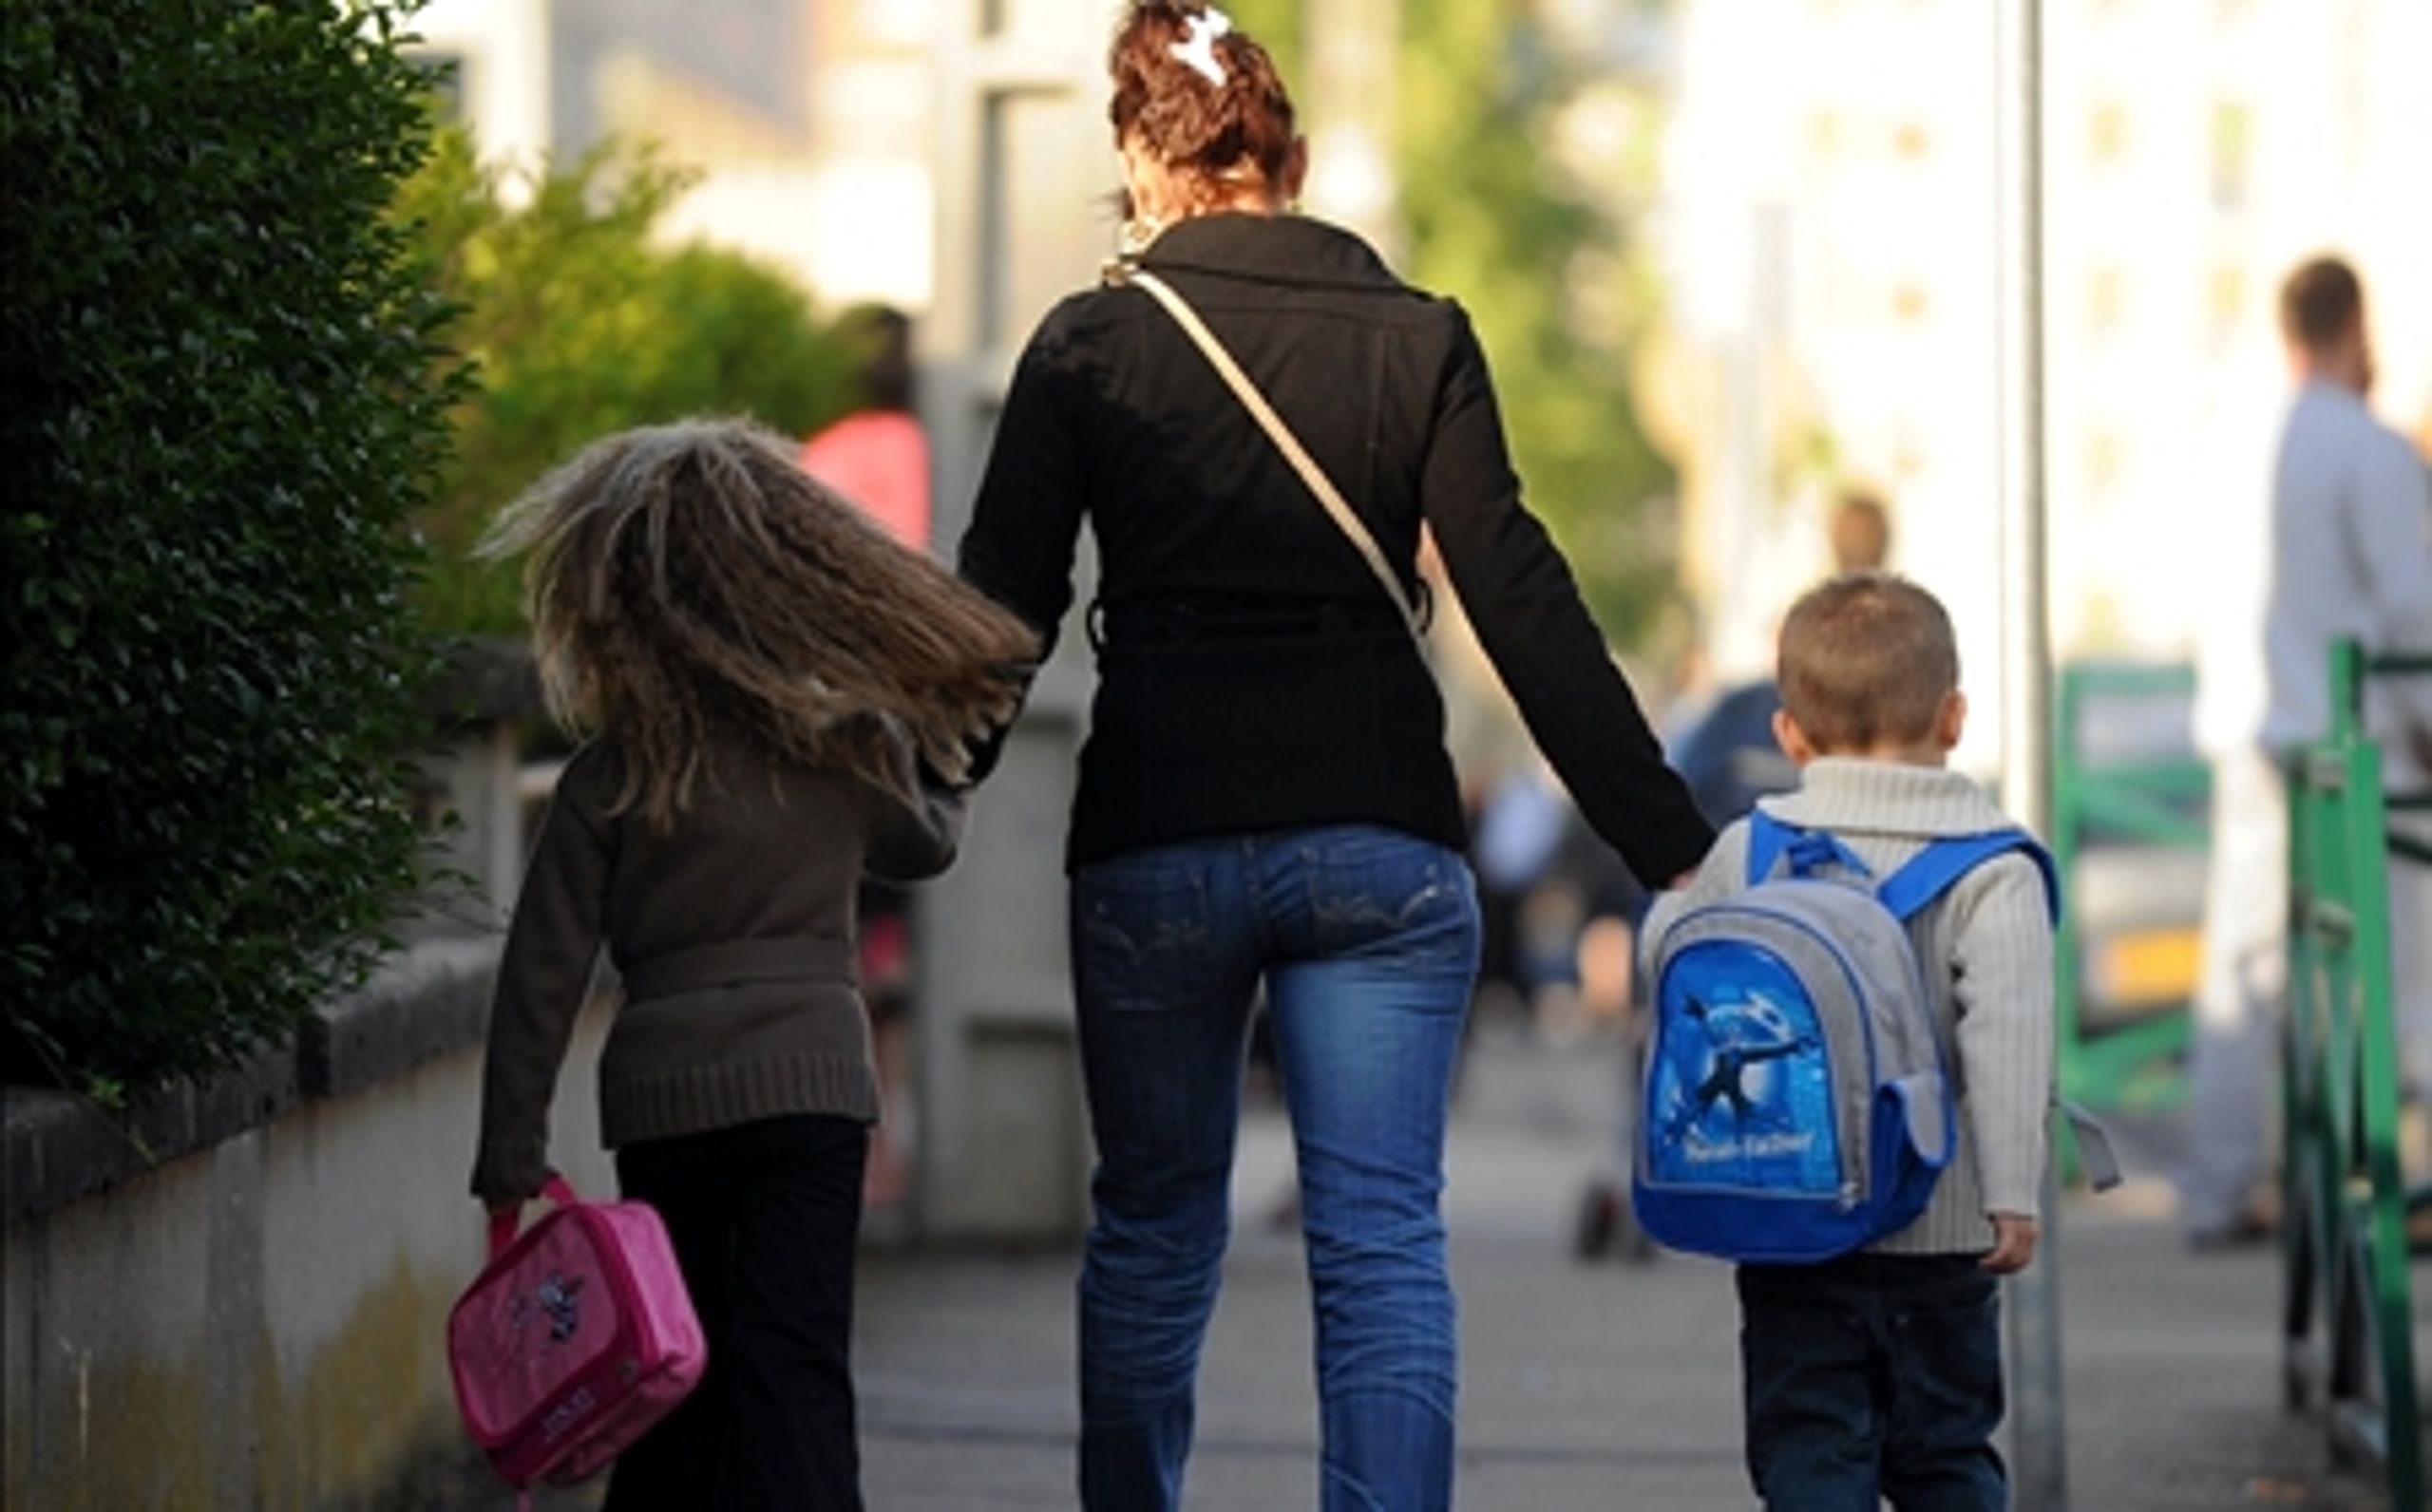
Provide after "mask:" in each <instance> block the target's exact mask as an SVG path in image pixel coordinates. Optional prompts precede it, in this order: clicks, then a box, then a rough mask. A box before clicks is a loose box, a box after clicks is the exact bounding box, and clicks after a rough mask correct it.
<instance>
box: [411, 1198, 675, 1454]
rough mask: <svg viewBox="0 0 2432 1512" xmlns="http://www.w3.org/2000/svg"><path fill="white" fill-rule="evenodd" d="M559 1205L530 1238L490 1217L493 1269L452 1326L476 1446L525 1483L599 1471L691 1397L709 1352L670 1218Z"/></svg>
mask: <svg viewBox="0 0 2432 1512" xmlns="http://www.w3.org/2000/svg"><path fill="white" fill-rule="evenodd" d="M541 1190H542V1196H544V1197H546V1198H548V1199H549V1200H551V1201H552V1202H554V1203H556V1204H557V1205H556V1206H555V1207H553V1208H552V1209H550V1210H549V1211H548V1212H547V1213H545V1214H543V1215H542V1217H541V1219H540V1221H538V1222H536V1223H534V1224H533V1225H532V1226H531V1227H530V1228H529V1229H526V1230H525V1231H524V1232H523V1235H522V1237H520V1238H519V1237H518V1236H517V1234H516V1232H515V1229H516V1221H517V1215H515V1214H514V1213H511V1212H510V1213H503V1214H499V1215H496V1216H494V1217H492V1219H490V1259H489V1263H488V1264H487V1265H485V1266H484V1267H483V1268H482V1274H481V1275H480V1276H478V1277H477V1278H475V1280H474V1282H473V1284H472V1285H471V1286H470V1287H469V1288H467V1289H466V1293H465V1295H464V1296H463V1297H461V1298H460V1299H458V1301H457V1303H456V1308H455V1311H454V1312H453V1313H451V1314H448V1318H447V1365H448V1370H449V1373H451V1374H452V1375H453V1376H454V1377H455V1381H456V1405H457V1407H458V1408H459V1409H461V1410H462V1411H463V1412H464V1414H465V1427H466V1430H467V1431H469V1432H470V1433H471V1434H472V1436H473V1442H474V1443H476V1444H478V1445H480V1446H482V1449H483V1452H485V1453H486V1454H487V1455H488V1456H489V1460H490V1464H491V1465H492V1466H493V1467H495V1468H496V1469H497V1471H498V1473H499V1474H500V1475H501V1476H503V1477H504V1478H505V1480H506V1481H507V1482H508V1483H509V1484H513V1485H517V1486H529V1485H530V1484H532V1483H534V1482H535V1481H551V1482H556V1483H559V1484H564V1483H567V1482H573V1481H580V1480H581V1479H583V1478H584V1477H586V1476H589V1475H592V1474H594V1473H595V1472H597V1471H598V1470H599V1468H600V1467H601V1466H603V1465H606V1464H607V1463H608V1462H609V1461H611V1460H613V1459H615V1458H616V1457H617V1456H618V1454H619V1453H621V1452H622V1451H623V1450H624V1449H625V1447H626V1446H629V1445H631V1444H632V1443H633V1442H634V1441H635V1440H636V1439H638V1438H640V1437H641V1436H642V1434H643V1433H644V1432H645V1431H646V1430H647V1429H648V1428H649V1427H650V1426H651V1425H652V1424H654V1423H656V1422H657V1421H658V1420H659V1419H660V1418H663V1417H665V1416H666V1415H667V1414H668V1413H669V1412H670V1411H672V1410H673V1409H674V1408H675V1405H676V1404H677V1403H678V1402H681V1401H683V1400H684V1398H685V1395H686V1394H687V1393H688V1392H690V1391H691V1390H692V1389H693V1386H694V1384H695V1383H697V1382H698V1381H699V1380H700V1378H701V1370H702V1368H703V1367H704V1366H705V1365H706V1364H707V1363H708V1360H709V1351H708V1347H707V1345H706V1344H705V1343H704V1341H703V1339H702V1337H701V1324H700V1320H699V1319H698V1318H696V1317H695V1316H694V1315H693V1299H692V1297H691V1296H690V1295H687V1294H686V1292H685V1290H684V1276H683V1274H682V1273H681V1272H680V1271H678V1270H677V1269H676V1265H675V1250H674V1248H673V1247H672V1246H671V1245H670V1244H669V1243H668V1241H667V1227H666V1225H665V1224H663V1223H661V1222H660V1221H659V1218H658V1215H657V1213H656V1212H654V1211H652V1209H651V1208H650V1207H649V1206H648V1205H646V1204H644V1203H641V1202H585V1201H583V1200H580V1198H577V1197H576V1196H575V1194H574V1189H573V1188H572V1187H570V1186H568V1185H566V1183H565V1181H563V1180H562V1179H561V1178H559V1177H555V1176H552V1177H550V1178H549V1181H548V1184H547V1185H545V1186H543V1187H542V1189H541Z"/></svg>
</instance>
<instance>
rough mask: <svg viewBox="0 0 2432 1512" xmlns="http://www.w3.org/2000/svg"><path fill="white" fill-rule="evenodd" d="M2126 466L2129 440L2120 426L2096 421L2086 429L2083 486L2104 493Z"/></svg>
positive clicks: (2117, 484) (2118, 478) (2091, 490)
mask: <svg viewBox="0 0 2432 1512" xmlns="http://www.w3.org/2000/svg"><path fill="white" fill-rule="evenodd" d="M2127 470H2128V441H2127V438H2126V437H2125V436H2123V435H2121V434H2120V432H2119V427H2118V426H2117V425H2111V424H2109V423H2108V422H2104V421H2098V422H2096V423H2095V425H2093V426H2092V427H2091V428H2090V429H2089V430H2088V431H2087V433H2086V490H2087V492H2089V493H2096V494H2107V493H2110V492H2112V491H2113V490H2114V489H2117V488H2118V487H2119V480H2120V478H2121V477H2122V476H2123V475H2124V474H2125V473H2126V472H2127Z"/></svg>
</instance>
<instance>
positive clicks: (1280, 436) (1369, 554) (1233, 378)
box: [1108, 265, 1427, 640]
mask: <svg viewBox="0 0 2432 1512" xmlns="http://www.w3.org/2000/svg"><path fill="white" fill-rule="evenodd" d="M1108 278H1109V280H1110V281H1112V282H1116V283H1131V284H1136V285H1138V286H1139V287H1140V288H1141V289H1144V290H1146V291H1147V292H1148V293H1149V294H1150V297H1151V298H1153V299H1155V300H1156V301H1157V303H1159V304H1161V305H1163V306H1165V307H1166V312H1167V313H1168V314H1170V315H1172V316H1173V317H1174V323H1175V324H1176V325H1179V326H1181V327H1182V329H1183V332H1184V333H1185V334H1186V335H1188V336H1189V337H1190V339H1191V341H1192V342H1193V343H1194V344H1195V345H1197V347H1198V348H1199V350H1201V351H1202V352H1204V353H1206V354H1207V363H1208V366H1210V367H1212V368H1214V369H1216V374H1217V376H1218V377H1220V378H1222V379H1224V380H1225V382H1226V385H1227V386H1228V387H1231V389H1232V390H1233V392H1234V393H1235V394H1236V395H1237V396H1239V398H1240V399H1241V401H1242V406H1243V407H1244V408H1245V409H1247V410H1248V411H1249V412H1250V418H1252V419H1254V420H1256V421H1257V422H1258V423H1259V428H1261V429H1263V430H1264V431H1265V432H1266V434H1267V438H1268V439H1269V440H1271V441H1273V442H1274V443H1275V449H1276V450H1278V451H1280V452H1282V453H1283V460H1284V461H1286V462H1288V463H1291V464H1292V470H1293V471H1294V472H1297V473H1299V474H1300V475H1301V481H1302V482H1304V483H1306V484H1308V486H1309V492H1310V493H1312V494H1315V495H1316V496H1317V500H1318V502H1319V503H1320V504H1322V505H1323V506H1325V512H1326V515H1327V517H1328V518H1330V519H1331V520H1333V521H1334V522H1335V528H1337V529H1338V530H1340V531H1341V532H1342V533H1343V535H1344V536H1345V537H1346V538H1348V539H1349V540H1350V541H1351V544H1352V545H1353V546H1355V547H1357V548H1358V549H1359V557H1360V559H1361V560H1363V561H1365V562H1366V563H1367V564H1368V571H1369V572H1370V573H1372V574H1374V575H1375V576H1376V578H1377V582H1378V586H1379V587H1381V588H1383V589H1384V590H1385V595H1386V596H1387V597H1389V598H1391V599H1392V600H1393V601H1394V607H1395V608H1396V609H1398V610H1399V611H1401V616H1402V623H1403V624H1405V625H1407V626H1409V627H1410V633H1411V638H1412V639H1413V640H1417V639H1419V638H1420V637H1421V636H1422V635H1423V633H1425V631H1426V628H1427V627H1426V622H1425V621H1424V620H1423V619H1422V618H1421V617H1420V616H1419V612H1418V608H1417V606H1416V605H1415V604H1413V603H1412V602H1411V597H1410V595H1409V594H1408V593H1406V592H1404V591H1403V588H1402V581H1401V579H1400V578H1399V577H1397V576H1394V569H1393V564H1392V563H1390V562H1388V561H1386V560H1385V554H1384V552H1383V550H1382V549H1380V548H1379V547H1378V544H1377V538H1376V537H1375V536H1373V535H1370V534H1369V532H1368V527H1367V525H1366V524H1364V523H1363V522H1361V520H1360V519H1359V516H1358V515H1357V514H1354V513H1353V512H1352V508H1351V505H1350V504H1348V503H1346V502H1344V501H1343V497H1342V494H1341V493H1340V490H1338V489H1337V488H1336V487H1335V485H1334V480H1333V479H1331V478H1328V477H1327V476H1326V473H1325V469H1324V468H1322V467H1321V466H1319V465H1318V460H1317V459H1316V458H1315V457H1312V456H1310V455H1309V452H1308V448H1307V447H1305V446H1303V445H1302V444H1301V438H1300V437H1298V436H1295V435H1294V434H1292V427H1291V426H1289V425H1285V424H1284V423H1283V416H1282V415H1279V414H1277V413H1276V412H1275V406H1273V405H1270V404H1268V403H1267V402H1266V395H1264V394H1263V393H1261V392H1259V389H1258V385H1256V384H1254V383H1252V382H1250V377H1249V374H1247V373H1245V372H1244V371H1242V365H1241V364H1240V363H1237V362H1235V361H1234V360H1233V354H1232V353H1231V352H1229V351H1226V350H1225V344H1224V343H1223V342H1221V341H1218V340H1217V339H1216V333H1215V332H1214V331H1210V330H1208V329H1207V322H1206V321H1203V320H1201V319H1200V318H1199V312H1198V311H1196V310H1193V309H1191V308H1190V305H1189V303H1188V301H1186V300H1185V299H1184V298H1183V296H1182V295H1180V294H1178V293H1174V290H1173V286H1172V285H1171V284H1169V283H1167V282H1166V281H1165V280H1164V279H1163V278H1160V277H1158V276H1157V275H1156V274H1152V273H1150V272H1149V271H1148V270H1147V269H1145V268H1138V267H1131V266H1120V265H1118V266H1116V267H1112V268H1110V269H1109V271H1108Z"/></svg>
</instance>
